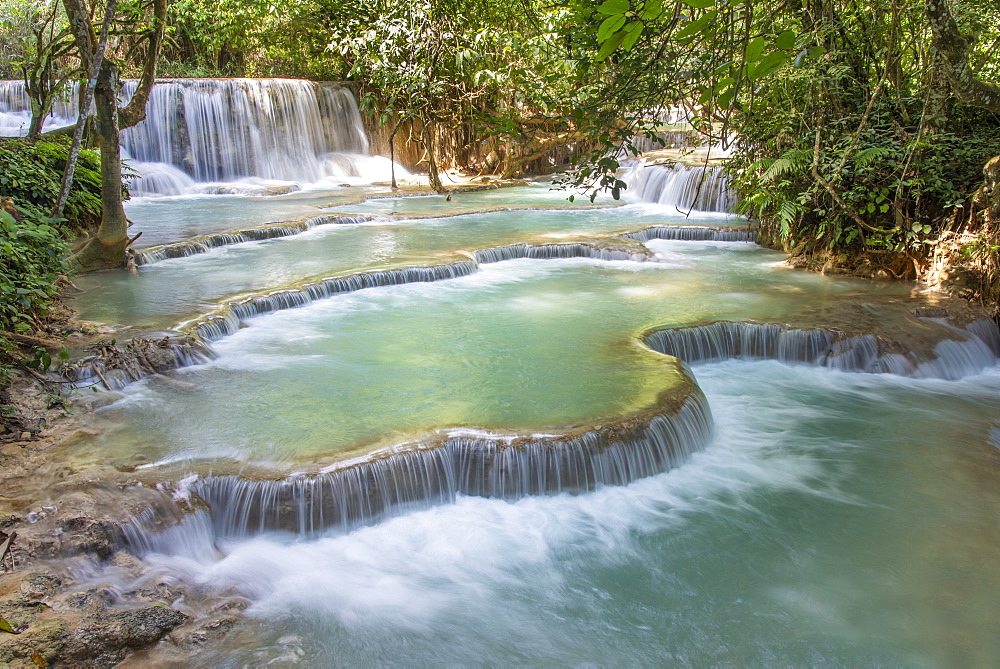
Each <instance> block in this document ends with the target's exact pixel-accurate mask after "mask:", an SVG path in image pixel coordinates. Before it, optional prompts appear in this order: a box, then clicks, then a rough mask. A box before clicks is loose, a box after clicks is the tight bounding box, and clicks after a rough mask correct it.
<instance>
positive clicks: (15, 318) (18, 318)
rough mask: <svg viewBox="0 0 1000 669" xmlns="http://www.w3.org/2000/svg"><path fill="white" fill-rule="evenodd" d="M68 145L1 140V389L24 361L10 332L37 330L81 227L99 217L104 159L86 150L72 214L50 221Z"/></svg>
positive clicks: (62, 139) (72, 199) (70, 205)
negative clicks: (13, 344) (12, 342)
mask: <svg viewBox="0 0 1000 669" xmlns="http://www.w3.org/2000/svg"><path fill="white" fill-rule="evenodd" d="M69 143H70V142H69V137H58V138H53V139H51V140H45V141H43V140H27V139H10V138H3V139H2V140H0V165H3V169H2V171H0V387H2V386H3V385H4V383H5V382H6V380H7V377H8V376H9V374H10V373H11V371H12V367H13V363H15V362H18V361H21V358H22V356H21V354H19V353H17V352H15V351H14V350H13V349H12V346H11V343H10V341H9V337H10V335H11V334H12V333H13V334H18V333H28V332H34V331H35V330H37V329H38V326H39V323H40V319H43V318H45V317H46V316H47V315H48V311H49V309H50V307H51V305H52V302H53V300H54V299H55V298H56V296H57V294H58V292H59V290H60V289H61V288H62V283H63V280H64V277H65V275H66V274H67V270H66V267H65V265H64V262H63V261H64V258H65V253H66V251H67V249H68V248H69V244H70V241H71V240H72V239H73V238H74V237H75V235H76V233H77V232H79V231H80V226H88V225H92V224H93V222H94V221H96V220H98V219H100V215H101V200H100V190H101V183H100V171H99V169H98V160H99V158H98V156H97V155H96V154H95V153H93V152H92V151H84V152H82V153H81V157H80V165H79V166H78V168H77V170H76V172H75V175H74V179H73V188H72V191H71V193H72V194H71V196H70V198H69V201H68V203H67V206H66V210H65V216H66V217H65V218H62V217H60V218H52V217H50V214H51V212H52V209H53V206H54V205H55V202H56V198H57V197H58V194H59V188H60V178H61V176H62V170H63V168H64V167H65V165H66V160H67V155H68V152H69ZM5 333H7V336H5ZM36 364H37V363H36Z"/></svg>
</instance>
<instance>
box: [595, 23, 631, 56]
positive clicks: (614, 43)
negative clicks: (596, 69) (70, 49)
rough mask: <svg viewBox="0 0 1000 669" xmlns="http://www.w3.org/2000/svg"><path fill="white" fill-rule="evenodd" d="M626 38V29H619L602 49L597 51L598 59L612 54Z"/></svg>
mask: <svg viewBox="0 0 1000 669" xmlns="http://www.w3.org/2000/svg"><path fill="white" fill-rule="evenodd" d="M624 39H625V31H624V30H619V31H618V32H616V33H615V34H614V35H612V36H611V38H610V39H608V41H606V42H605V43H604V44H603V45H601V50H600V51H598V52H597V60H604V59H605V58H607V57H608V56H610V55H611V52H612V51H614V50H615V49H617V48H618V45H619V44H621V43H622V40H624Z"/></svg>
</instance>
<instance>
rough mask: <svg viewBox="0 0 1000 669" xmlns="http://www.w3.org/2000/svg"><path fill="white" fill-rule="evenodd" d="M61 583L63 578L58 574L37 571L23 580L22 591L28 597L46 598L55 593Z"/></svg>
mask: <svg viewBox="0 0 1000 669" xmlns="http://www.w3.org/2000/svg"><path fill="white" fill-rule="evenodd" d="M61 585H62V580H61V579H60V578H59V577H58V576H53V575H52V574H43V573H39V572H35V573H33V574H28V576H27V578H25V580H24V581H22V582H21V592H22V593H23V595H24V597H25V598H26V599H46V598H48V597H51V596H52V595H54V594H55V593H56V592H57V591H58V590H59V587H60V586H61Z"/></svg>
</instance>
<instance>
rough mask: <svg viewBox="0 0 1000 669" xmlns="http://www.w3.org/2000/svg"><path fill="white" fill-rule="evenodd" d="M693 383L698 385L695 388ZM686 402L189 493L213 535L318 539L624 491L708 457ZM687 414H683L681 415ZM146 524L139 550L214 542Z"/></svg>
mask: <svg viewBox="0 0 1000 669" xmlns="http://www.w3.org/2000/svg"><path fill="white" fill-rule="evenodd" d="M689 381H690V380H689ZM688 388H689V393H688V394H687V396H686V397H685V398H683V399H681V400H680V401H678V400H677V398H676V397H671V398H670V399H669V400H666V401H665V402H664V403H665V405H667V406H668V407H669V408H666V409H660V410H658V411H657V412H656V413H655V414H653V415H650V416H646V417H639V418H628V419H624V420H621V421H608V422H606V423H604V424H602V425H597V426H590V427H588V428H587V429H585V430H584V431H582V432H581V431H576V432H570V431H568V430H563V432H565V434H553V435H496V434H490V433H485V432H472V431H470V430H457V431H453V432H452V433H450V434H441V435H439V437H437V438H431V439H429V440H427V441H424V442H417V443H413V444H405V445H402V446H398V447H395V448H393V449H389V450H385V451H379V452H376V453H373V454H371V455H370V456H367V457H365V458H363V459H361V460H355V461H348V462H346V463H341V464H340V465H338V466H335V467H334V468H332V469H331V470H329V471H326V472H324V473H320V474H317V475H311V476H309V475H297V476H291V477H289V478H286V479H283V480H275V481H267V480H265V481H261V480H252V479H246V478H241V477H238V476H209V477H207V478H204V479H198V480H196V481H188V482H186V483H185V485H184V490H183V491H182V494H183V495H192V494H193V495H196V496H197V497H198V498H200V500H201V501H203V502H205V504H206V505H207V506H208V508H209V509H210V522H211V524H212V528H211V531H212V533H213V534H214V535H215V536H220V537H245V536H250V535H254V534H258V533H261V532H267V531H274V530H281V531H287V532H296V533H299V534H303V535H311V534H316V533H318V532H321V531H323V530H326V529H328V528H331V527H334V528H338V529H344V530H349V529H352V528H355V527H358V526H361V525H367V524H371V523H374V522H376V521H378V520H380V519H383V518H385V517H386V516H388V515H392V514H398V513H403V512H406V511H410V510H414V509H420V508H426V507H428V506H431V505H436V504H445V503H449V502H451V501H453V500H454V499H455V497H456V495H460V494H461V495H475V496H481V497H495V498H502V499H509V500H514V499H518V498H521V497H525V496H528V495H542V494H553V493H579V492H585V491H590V490H594V489H595V488H598V487H600V486H604V485H623V484H626V483H629V482H631V481H634V480H636V479H639V478H644V477H647V476H652V475H654V474H658V473H661V472H665V471H669V470H671V469H673V468H675V467H678V466H680V465H681V464H683V463H684V462H686V461H687V460H688V458H690V456H691V455H692V454H693V453H695V452H696V451H699V450H702V449H703V448H704V447H705V446H706V445H707V444H708V442H709V440H710V438H711V435H712V417H711V412H710V410H709V408H708V404H707V402H706V400H705V397H704V395H703V394H702V393H701V391H700V390H698V389H697V387H696V386H695V385H694V382H693V381H690V383H689V386H688ZM675 407H679V408H675ZM152 519H153V518H152V517H151V518H150V519H143V518H138V519H136V521H134V522H133V523H132V524H131V525H130V527H128V528H126V530H125V534H126V537H127V539H128V541H129V542H130V543H131V544H132V545H133V546H134V547H135V548H136V550H138V551H140V552H143V551H151V550H157V549H159V548H161V547H163V548H166V549H168V550H171V552H172V551H173V550H175V549H174V548H172V547H171V546H170V544H169V542H174V541H176V542H177V543H179V544H181V545H182V546H190V547H193V548H191V549H190V550H191V551H198V552H201V553H204V552H206V550H208V549H207V546H208V545H209V542H206V541H199V540H198V539H196V538H195V539H192V538H186V539H185V540H183V541H177V537H176V536H175V535H167V538H166V541H167V542H168V543H167V544H166V545H164V542H165V539H164V535H159V536H156V535H155V532H156V531H157V530H159V529H162V528H155V529H154V528H153V527H150V530H149V531H143V529H142V528H143V526H145V525H147V524H150V521H151V520H152ZM207 520H209V519H208V518H206V517H205V516H204V515H197V517H196V518H194V519H192V520H191V522H190V523H189V524H188V526H187V527H186V528H181V529H179V530H178V531H179V532H181V533H188V534H194V535H203V534H205V533H206V532H207V531H208V529H209V528H207V527H206V521H207Z"/></svg>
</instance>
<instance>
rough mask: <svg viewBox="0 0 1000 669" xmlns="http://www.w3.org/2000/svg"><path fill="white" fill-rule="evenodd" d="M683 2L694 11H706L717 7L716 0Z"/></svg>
mask: <svg viewBox="0 0 1000 669" xmlns="http://www.w3.org/2000/svg"><path fill="white" fill-rule="evenodd" d="M681 2H683V3H684V4H685V5H687V6H688V7H692V8H694V9H705V8H707V7H712V6H714V5H715V0H681Z"/></svg>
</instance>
